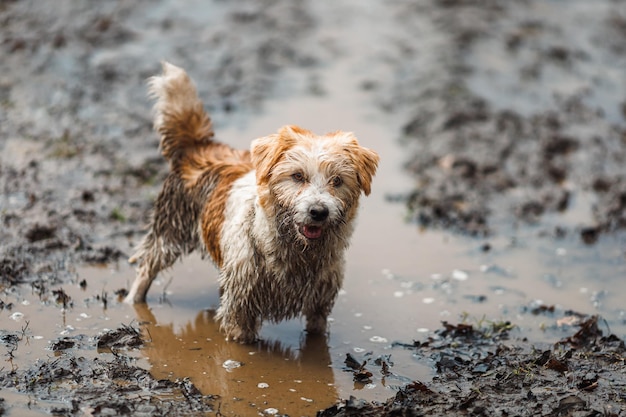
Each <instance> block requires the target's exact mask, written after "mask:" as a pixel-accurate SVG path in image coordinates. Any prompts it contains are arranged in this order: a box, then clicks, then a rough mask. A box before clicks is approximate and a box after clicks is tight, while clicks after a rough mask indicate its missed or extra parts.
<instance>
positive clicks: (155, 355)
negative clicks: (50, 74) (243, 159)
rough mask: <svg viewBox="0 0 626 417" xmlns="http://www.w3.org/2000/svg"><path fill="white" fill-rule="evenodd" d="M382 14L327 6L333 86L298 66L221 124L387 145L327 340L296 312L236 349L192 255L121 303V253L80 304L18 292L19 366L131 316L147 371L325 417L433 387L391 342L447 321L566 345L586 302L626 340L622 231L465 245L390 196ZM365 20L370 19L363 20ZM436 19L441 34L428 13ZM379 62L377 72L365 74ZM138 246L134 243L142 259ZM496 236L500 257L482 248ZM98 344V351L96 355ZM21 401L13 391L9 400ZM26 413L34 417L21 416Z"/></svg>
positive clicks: (14, 320)
mask: <svg viewBox="0 0 626 417" xmlns="http://www.w3.org/2000/svg"><path fill="white" fill-rule="evenodd" d="M346 4H348V5H351V3H350V2H347V3H346ZM317 7H319V8H320V10H318V13H325V12H327V10H326V11H325V10H324V8H325V7H326V6H322V5H319V6H317ZM337 7H339V6H337ZM346 7H347V6H346ZM350 7H352V8H354V5H351V6H350ZM383 9H384V8H382V7H374V6H373V8H371V9H369V8H368V9H367V10H360V9H359V8H358V7H356V8H354V10H359V11H358V12H355V13H360V15H359V16H358V18H354V19H352V20H346V19H345V16H344V15H342V13H341V10H339V11H338V12H337V13H336V14H328V16H329V17H328V19H325V20H324V22H325V23H324V25H326V27H325V33H326V35H325V36H326V38H327V44H328V45H331V46H329V47H328V49H329V51H332V50H333V45H335V46H337V45H339V46H341V48H340V49H339V50H338V51H335V53H341V54H342V56H343V58H342V59H341V60H338V61H337V63H336V64H334V65H330V66H329V67H325V68H323V70H322V71H320V74H319V78H320V79H321V80H322V81H323V82H322V83H320V84H322V85H323V86H324V92H323V94H321V95H315V94H311V91H312V90H315V89H314V88H313V86H314V85H315V84H316V79H301V78H299V77H300V75H299V74H298V73H296V72H293V73H290V72H287V73H286V74H285V79H286V80H288V83H293V85H295V86H296V87H295V90H296V92H295V93H292V94H289V95H288V96H285V97H281V98H277V99H275V100H273V101H270V102H268V103H266V105H265V107H264V109H263V111H262V112H260V113H259V114H257V115H247V116H246V117H245V118H241V117H240V116H239V115H234V116H232V118H231V119H223V120H216V123H217V124H218V126H217V129H218V132H219V133H218V136H219V138H220V139H221V140H223V141H225V142H228V143H230V144H232V145H234V146H238V147H247V146H248V144H249V141H250V140H251V139H252V138H255V137H258V136H261V135H266V134H268V132H273V131H275V130H276V129H277V128H278V127H279V126H281V125H282V124H285V123H290V124H299V125H302V126H303V127H306V128H308V129H311V130H313V131H316V132H320V133H321V132H325V131H332V130H336V129H338V128H341V129H344V130H352V131H354V133H355V134H356V136H357V137H358V138H359V140H360V141H361V143H363V144H364V145H365V146H368V147H371V148H373V149H375V150H377V151H378V152H379V153H380V155H381V166H380V170H379V172H378V174H377V176H376V178H375V182H374V187H373V193H372V195H371V196H370V197H368V198H366V199H364V201H363V204H362V210H361V213H360V216H359V221H358V226H357V230H356V233H355V235H354V238H353V243H352V246H351V248H350V251H349V254H348V258H347V271H346V278H345V285H344V289H343V290H342V292H341V293H340V295H339V298H338V300H337V304H336V306H335V308H334V310H333V312H332V320H331V326H330V335H329V336H328V338H308V337H306V336H305V335H304V333H303V323H301V322H300V321H299V320H292V321H288V322H284V323H281V324H277V325H266V326H264V327H263V329H262V332H261V337H262V339H263V342H261V343H259V344H258V345H256V346H240V345H237V344H233V343H226V342H225V341H224V339H223V336H222V335H221V334H220V333H219V331H218V330H217V327H216V325H215V323H214V321H213V320H212V316H211V313H210V310H211V309H215V308H216V307H217V305H218V303H219V295H218V288H217V284H216V277H217V273H216V271H215V269H214V268H213V267H212V266H211V265H210V263H208V262H207V261H202V260H200V259H199V258H198V257H189V258H187V259H185V260H184V261H183V262H181V263H179V264H177V265H176V266H175V267H174V268H173V269H172V270H171V271H169V272H167V273H165V274H162V276H160V277H159V278H158V279H157V281H156V282H155V284H154V285H153V287H152V289H151V292H150V294H149V302H148V304H149V308H145V307H133V306H128V305H125V304H121V303H118V302H117V301H115V300H114V296H113V295H112V294H113V292H114V291H115V290H117V289H119V288H121V287H128V284H129V283H130V282H131V281H132V280H133V278H134V271H133V270H132V268H130V267H129V266H128V265H126V264H125V263H124V262H120V264H119V265H116V266H112V267H111V266H109V267H103V268H95V267H85V266H77V268H76V277H77V278H76V283H75V284H74V285H72V286H70V287H66V288H64V290H65V291H66V292H67V293H68V294H69V295H70V296H71V297H72V299H73V300H74V304H73V307H72V308H69V309H66V310H63V309H60V308H58V307H54V302H53V300H40V298H39V297H38V296H37V294H35V293H34V292H33V293H24V291H23V292H22V293H21V294H10V295H7V297H8V299H7V300H5V301H12V302H14V304H15V307H14V308H13V309H12V310H11V311H7V310H4V311H2V312H1V314H2V325H3V328H5V329H6V330H20V329H28V330H29V334H31V335H32V336H30V337H28V339H27V344H25V345H21V346H20V348H19V349H18V351H16V352H15V355H14V356H15V357H14V359H13V360H11V361H8V362H7V364H6V365H5V366H23V367H26V366H28V364H32V363H33V361H34V360H36V359H37V358H42V357H46V356H54V353H53V352H52V351H50V350H46V348H47V346H48V342H49V341H50V340H54V339H57V338H58V337H60V336H63V335H65V334H73V335H76V334H84V335H86V336H87V337H93V336H94V335H96V334H97V333H98V332H100V331H103V330H105V329H114V328H117V327H119V326H120V325H122V324H133V325H138V324H143V329H144V332H145V335H146V337H147V339H148V340H149V342H148V343H147V344H146V346H145V347H144V348H142V349H141V350H139V351H137V352H134V353H131V355H133V356H135V357H136V358H137V362H138V364H140V365H141V366H145V367H147V368H149V369H150V370H151V372H152V373H153V374H154V376H155V377H157V378H171V379H176V378H185V377H189V378H190V379H191V380H192V381H193V382H194V384H196V386H197V387H198V388H199V389H200V390H201V391H202V392H203V393H205V394H219V395H220V396H221V399H220V400H219V404H220V411H221V413H222V414H223V415H252V414H256V413H257V412H260V413H265V414H272V413H274V412H280V413H289V414H290V415H313V414H315V412H316V411H317V410H318V409H322V408H324V407H327V406H329V405H331V404H333V403H334V402H335V401H336V400H337V399H339V398H347V397H349V396H350V395H354V396H356V397H361V398H366V399H376V400H383V399H386V398H388V397H390V396H392V395H393V394H394V392H395V391H394V389H395V388H397V387H399V386H402V385H403V384H405V383H407V382H408V381H412V380H415V379H419V380H422V381H427V380H429V379H430V378H431V376H432V372H433V370H432V368H431V367H430V364H429V363H428V362H423V361H418V360H417V359H416V358H415V357H414V356H413V355H412V354H411V352H410V351H407V350H403V349H402V348H398V347H392V342H393V341H403V342H411V340H413V339H418V340H419V339H424V338H426V337H428V335H429V332H430V331H432V330H434V329H437V328H439V327H440V322H441V321H442V320H447V321H451V322H456V321H459V320H462V319H465V320H467V321H469V322H473V323H482V322H483V320H485V319H486V320H494V321H500V320H510V321H512V322H513V323H515V324H516V325H518V326H519V327H518V329H517V330H516V331H514V332H513V334H514V335H515V336H516V335H519V336H520V337H523V336H526V337H529V338H530V339H531V340H537V341H542V340H554V335H555V334H557V335H558V334H559V332H560V331H561V330H560V328H559V327H558V326H557V325H556V319H557V318H558V317H560V316H562V314H561V313H563V310H565V309H572V310H577V311H580V312H583V313H588V314H595V313H599V314H601V315H602V316H603V317H605V318H606V319H607V322H608V323H609V324H610V326H611V330H612V331H613V332H614V333H616V334H617V335H618V336H621V337H624V336H626V325H625V321H626V316H625V312H624V304H623V294H624V293H625V292H626V281H625V280H624V275H625V273H626V265H625V261H624V247H625V241H624V239H625V238H624V237H623V236H608V237H603V238H601V239H600V241H599V242H598V243H597V244H596V245H594V246H591V247H587V246H584V245H582V244H581V243H579V242H577V241H576V242H570V241H567V240H562V241H555V240H552V239H550V238H540V237H536V236H535V233H534V231H533V230H532V228H524V229H520V230H514V229H510V230H509V231H508V232H505V233H503V234H501V235H500V236H498V237H496V238H492V239H489V240H485V241H483V240H473V239H466V238H463V237H459V236H455V235H452V234H449V233H447V232H441V231H421V230H419V229H418V228H417V227H416V226H415V225H412V224H407V223H406V221H405V218H406V213H405V208H404V206H403V204H401V203H393V202H390V201H389V199H388V198H387V197H388V196H396V195H398V194H401V193H403V192H407V191H409V190H411V189H412V187H413V184H412V182H411V180H410V178H409V177H408V176H407V175H406V174H405V173H403V171H402V169H401V167H402V165H403V163H404V162H405V161H406V157H407V155H408V152H407V149H408V148H407V145H401V144H400V143H399V142H398V141H397V139H396V138H397V137H398V135H399V133H398V132H399V130H400V129H399V127H398V126H399V125H400V120H402V115H401V114H396V115H394V116H391V115H384V114H382V113H380V112H379V111H378V110H376V109H375V108H374V106H373V105H370V104H368V103H369V100H370V99H369V98H368V96H367V94H366V92H364V91H363V90H361V89H360V86H359V82H360V81H362V79H361V74H362V73H363V72H366V73H367V74H368V76H371V74H372V73H373V74H377V73H379V74H382V73H383V72H384V71H385V69H384V67H383V66H382V65H380V63H375V62H374V63H370V62H364V60H363V57H367V56H370V55H368V51H369V50H370V49H371V48H376V47H377V46H376V45H377V42H376V40H377V39H378V37H380V36H383V34H384V31H385V30H389V28H386V27H385V26H384V25H383V26H378V25H376V19H377V17H378V16H379V15H380V14H381V13H384V10H383ZM153 13H159V11H158V10H157V9H155V11H153ZM342 16H344V18H342ZM355 22H360V23H359V25H358V27H354V25H355V24H356V23H355ZM423 23H424V27H425V28H427V27H428V22H423ZM351 25H352V26H351ZM354 30H357V31H358V34H359V36H356V35H355V36H350V37H349V39H347V38H346V37H345V35H346V34H347V33H348V32H349V31H354ZM425 31H426V32H428V29H425ZM338 39H341V41H342V42H341V43H340V42H338ZM422 44H423V45H425V46H424V51H425V52H424V53H425V54H426V55H423V59H424V61H425V65H424V67H425V68H436V66H434V65H430V66H429V63H428V60H429V59H434V58H433V57H430V56H429V55H428V50H429V48H430V47H433V46H436V45H437V38H436V37H431V38H428V37H426V38H425V39H423V42H422ZM429 45H430V46H429ZM365 65H370V66H371V67H373V68H371V67H369V68H368V70H367V71H363V70H362V69H363V67H364V66H365ZM197 81H198V83H199V84H201V83H202V80H197ZM286 82H287V81H286ZM205 88H208V87H206V86H205ZM145 112H146V113H147V112H148V109H145ZM576 198H577V199H579V200H582V199H584V198H585V196H584V195H578V196H576ZM582 207H584V205H583V204H579V205H578V206H577V205H576V204H575V202H574V204H573V208H572V209H571V210H569V211H568V212H567V213H566V214H565V216H568V221H569V222H570V223H571V224H574V225H575V224H579V223H582V220H586V219H587V217H588V216H589V215H590V214H589V213H587V212H585V211H584V209H583V208H582ZM548 221H549V219H548ZM133 243H135V242H129V246H128V247H126V248H122V249H123V250H126V251H128V252H130V251H131V249H130V246H131V245H132V244H133ZM486 243H488V244H489V245H490V247H491V249H490V250H489V251H483V250H482V249H481V248H482V247H483V245H484V244H486ZM82 279H85V280H86V281H87V282H88V286H87V289H86V290H83V289H81V288H80V287H79V286H78V282H79V281H80V280H82ZM105 293H106V295H107V296H108V299H109V302H108V304H107V306H106V308H105V307H104V306H103V304H102V303H97V304H94V303H93V302H90V301H88V300H90V299H92V298H91V296H92V295H94V294H105ZM83 300H86V301H83ZM541 304H545V305H555V306H556V310H557V313H556V314H555V316H550V315H533V314H531V313H530V312H529V310H530V309H532V308H533V307H534V306H538V305H541ZM90 352H91V353H93V354H94V355H95V354H96V352H95V351H85V352H81V354H82V355H89V354H90ZM347 353H350V354H352V355H354V356H355V357H356V358H357V359H360V360H364V359H365V358H368V357H373V358H376V357H378V356H380V355H390V357H391V361H392V362H393V366H392V367H391V371H392V373H393V375H391V376H387V377H383V375H380V374H376V373H375V375H374V377H373V382H372V383H371V384H361V383H356V382H354V381H353V379H352V374H351V373H350V372H345V371H344V370H343V366H344V364H343V361H344V359H345V356H346V354H347ZM101 354H103V353H101ZM7 395H8V394H7V393H5V392H3V393H2V396H3V397H4V398H9V397H7ZM15 397H16V398H13V397H10V401H11V402H12V404H14V405H16V406H19V405H22V406H23V408H22V410H26V409H27V404H28V402H29V401H37V400H36V399H33V398H28V397H22V396H15ZM14 414H15V415H25V414H21V410H19V411H17V412H16V413H14ZM32 415H35V414H32Z"/></svg>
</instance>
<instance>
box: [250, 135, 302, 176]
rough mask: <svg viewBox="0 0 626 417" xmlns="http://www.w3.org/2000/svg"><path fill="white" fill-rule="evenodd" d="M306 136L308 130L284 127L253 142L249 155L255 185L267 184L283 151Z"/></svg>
mask: <svg viewBox="0 0 626 417" xmlns="http://www.w3.org/2000/svg"><path fill="white" fill-rule="evenodd" d="M308 134H310V132H309V131H308V130H305V129H302V128H300V127H298V126H284V127H282V128H281V129H280V130H279V131H278V133H276V134H273V135H269V136H265V137H262V138H258V139H255V140H253V141H252V145H251V149H250V155H251V157H252V165H253V166H254V169H255V170H256V179H257V184H264V183H267V182H268V181H269V179H270V176H271V174H272V168H274V166H275V165H276V164H277V163H278V161H280V159H281V158H282V156H283V155H284V153H285V151H286V150H288V149H289V148H291V147H293V146H294V145H295V144H296V142H297V141H298V138H299V137H301V136H304V135H308Z"/></svg>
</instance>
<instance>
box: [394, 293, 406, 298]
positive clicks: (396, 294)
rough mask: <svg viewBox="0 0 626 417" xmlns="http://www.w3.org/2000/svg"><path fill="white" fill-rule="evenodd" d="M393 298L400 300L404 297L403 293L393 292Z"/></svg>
mask: <svg viewBox="0 0 626 417" xmlns="http://www.w3.org/2000/svg"><path fill="white" fill-rule="evenodd" d="M393 296H394V297H396V298H402V297H404V291H395V292H394V293H393Z"/></svg>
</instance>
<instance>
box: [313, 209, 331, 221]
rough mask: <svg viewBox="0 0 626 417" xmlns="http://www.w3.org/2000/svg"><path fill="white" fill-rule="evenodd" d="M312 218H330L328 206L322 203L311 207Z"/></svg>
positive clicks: (316, 219) (320, 219) (319, 219)
mask: <svg viewBox="0 0 626 417" xmlns="http://www.w3.org/2000/svg"><path fill="white" fill-rule="evenodd" d="M309 215H311V219H313V221H316V222H321V221H324V220H326V219H327V218H328V207H326V206H322V205H315V206H311V208H310V209H309Z"/></svg>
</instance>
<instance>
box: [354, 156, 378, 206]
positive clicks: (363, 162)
mask: <svg viewBox="0 0 626 417" xmlns="http://www.w3.org/2000/svg"><path fill="white" fill-rule="evenodd" d="M350 153H351V155H352V158H353V161H354V168H355V170H356V173H357V178H358V179H359V185H360V186H361V189H362V190H363V193H364V194H365V195H370V192H371V191H372V178H373V177H374V174H376V168H378V161H379V160H380V157H379V156H378V154H377V153H376V152H374V151H372V150H371V149H367V148H364V147H362V146H358V145H357V146H356V147H355V149H353V150H351V151H350Z"/></svg>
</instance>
